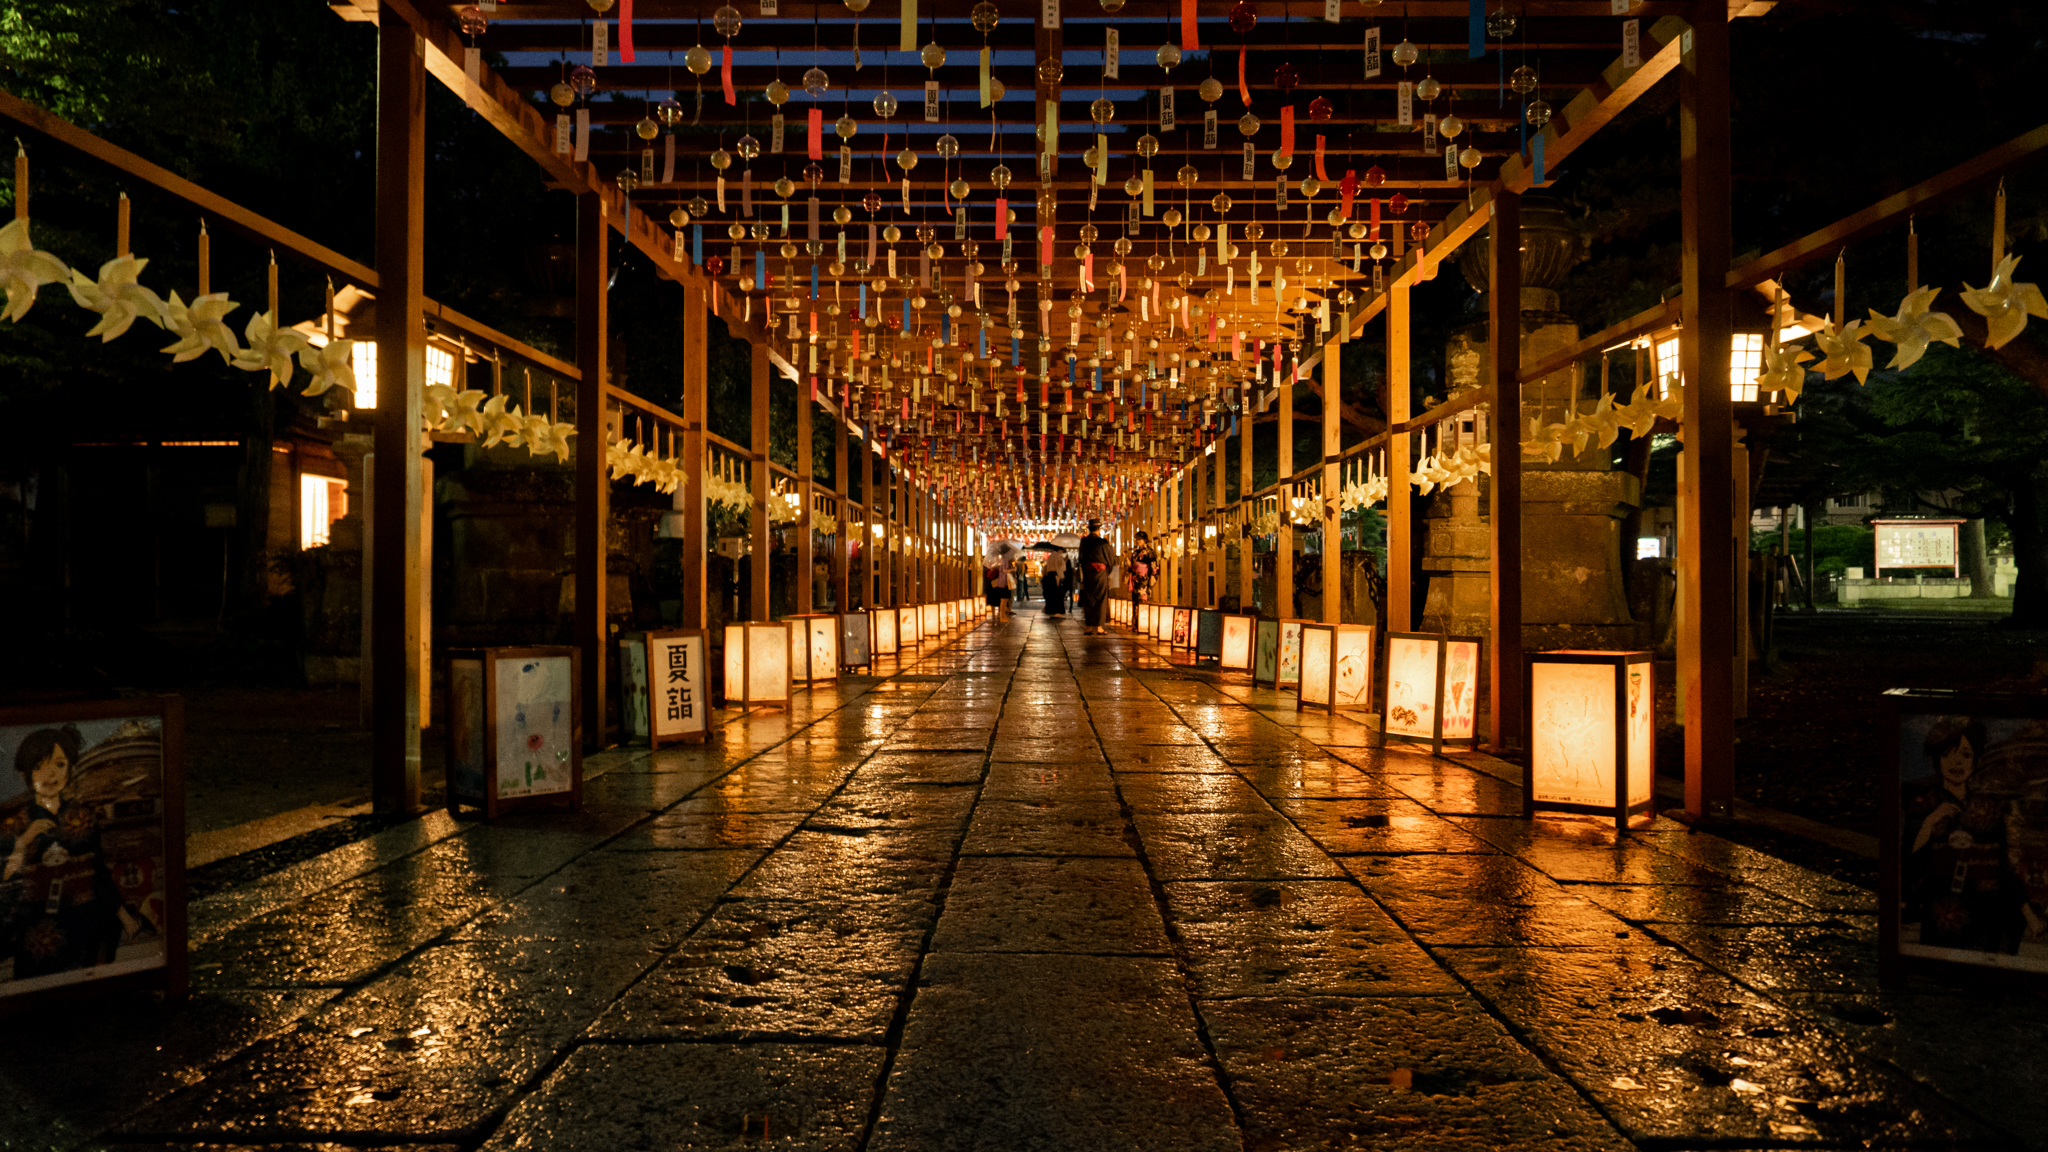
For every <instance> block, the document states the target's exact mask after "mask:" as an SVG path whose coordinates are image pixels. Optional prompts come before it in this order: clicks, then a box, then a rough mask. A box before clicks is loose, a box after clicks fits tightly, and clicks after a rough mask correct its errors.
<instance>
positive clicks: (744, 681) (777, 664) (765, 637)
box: [725, 620, 790, 707]
mask: <svg viewBox="0 0 2048 1152" xmlns="http://www.w3.org/2000/svg"><path fill="white" fill-rule="evenodd" d="M789 634H790V633H789V628H788V626H787V625H785V624H783V623H782V622H780V621H776V622H774V623H765V622H762V621H758V620H757V621H749V622H747V623H744V624H727V625H726V626H725V702H726V703H727V704H780V705H783V706H785V707H786V706H788V704H789Z"/></svg>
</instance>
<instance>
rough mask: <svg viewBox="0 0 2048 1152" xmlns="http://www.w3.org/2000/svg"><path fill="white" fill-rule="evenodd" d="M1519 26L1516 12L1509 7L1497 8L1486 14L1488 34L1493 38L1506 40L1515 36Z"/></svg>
mask: <svg viewBox="0 0 2048 1152" xmlns="http://www.w3.org/2000/svg"><path fill="white" fill-rule="evenodd" d="M1519 26H1520V22H1519V21H1517V20H1516V19H1515V14H1514V12H1512V11H1511V10H1509V9H1507V8H1496V9H1494V10H1493V11H1491V12H1488V13H1487V14H1486V34H1487V36H1489V37H1491V38H1492V39H1495V40H1505V39H1507V38H1508V37H1510V36H1513V35H1514V34H1515V29H1516V28H1517V27H1519Z"/></svg>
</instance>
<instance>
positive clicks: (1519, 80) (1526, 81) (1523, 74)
mask: <svg viewBox="0 0 2048 1152" xmlns="http://www.w3.org/2000/svg"><path fill="white" fill-rule="evenodd" d="M1508 87H1509V88H1510V89H1512V90H1513V91H1514V93H1515V95H1517V96H1527V95H1528V94H1529V93H1531V92H1534V91H1535V90H1536V70H1535V69H1534V68H1531V67H1529V66H1528V65H1527V64H1524V65H1522V66H1521V67H1519V68H1517V69H1515V70H1514V71H1513V72H1510V73H1508Z"/></svg>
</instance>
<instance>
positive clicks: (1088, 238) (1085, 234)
mask: <svg viewBox="0 0 2048 1152" xmlns="http://www.w3.org/2000/svg"><path fill="white" fill-rule="evenodd" d="M1100 235H1102V233H1101V232H1099V231H1097V230H1096V228H1095V225H1093V224H1083V225H1081V242H1082V243H1084V244H1093V243H1095V238H1096V237H1097V236H1100Z"/></svg>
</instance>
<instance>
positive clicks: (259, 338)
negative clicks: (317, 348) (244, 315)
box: [234, 312, 313, 388]
mask: <svg viewBox="0 0 2048 1152" xmlns="http://www.w3.org/2000/svg"><path fill="white" fill-rule="evenodd" d="M242 335H243V336H245V337H247V338H248V340H249V346H248V347H247V348H244V349H242V351H241V352H240V353H238V354H237V355H236V356H235V360H234V364H235V367H237V368H240V369H241V370H242V371H244V372H265V371H267V372H269V373H270V386H271V387H272V388H282V387H283V386H284V385H286V384H287V383H289V382H290V381H291V378H292V358H293V357H295V356H297V355H298V354H299V353H301V352H304V351H307V350H309V349H311V348H312V347H313V342H312V341H310V340H308V339H306V337H305V335H304V334H303V333H300V332H296V331H293V330H292V329H290V328H278V327H274V326H272V325H271V323H270V313H268V312H258V313H257V314H255V315H254V316H251V317H249V323H248V325H247V326H245V327H244V328H243V329H242Z"/></svg>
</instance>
